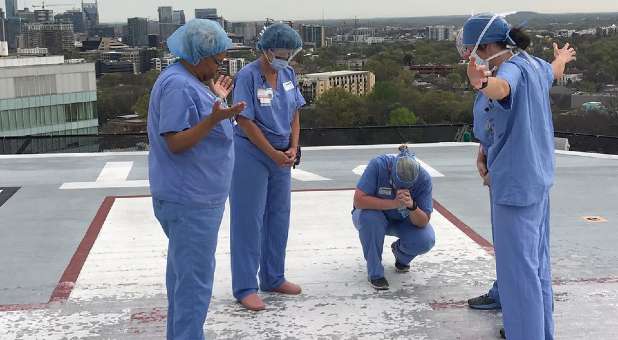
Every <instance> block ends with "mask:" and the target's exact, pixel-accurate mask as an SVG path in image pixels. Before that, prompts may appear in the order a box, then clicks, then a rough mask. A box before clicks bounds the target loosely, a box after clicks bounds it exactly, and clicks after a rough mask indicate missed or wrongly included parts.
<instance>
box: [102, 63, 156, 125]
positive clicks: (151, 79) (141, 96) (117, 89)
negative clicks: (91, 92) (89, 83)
mask: <svg viewBox="0 0 618 340" xmlns="http://www.w3.org/2000/svg"><path fill="white" fill-rule="evenodd" d="M158 76H159V72H158V71H156V70H152V71H149V72H147V73H144V74H140V75H135V74H106V75H103V76H102V77H101V78H100V79H99V80H98V83H97V111H98V112H99V120H100V121H101V122H102V123H104V122H105V121H107V120H109V119H112V118H114V117H116V116H118V115H123V114H132V113H138V114H139V115H140V116H141V117H143V118H145V117H146V115H147V113H148V100H149V95H150V91H151V90H152V86H153V85H154V83H155V81H156V80H157V77H158Z"/></svg>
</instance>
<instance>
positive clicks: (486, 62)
mask: <svg viewBox="0 0 618 340" xmlns="http://www.w3.org/2000/svg"><path fill="white" fill-rule="evenodd" d="M510 52H511V50H510V49H506V50H502V51H500V52H498V53H496V54H494V55H492V56H491V57H489V58H487V59H483V58H481V57H479V55H478V54H477V53H476V51H475V52H474V53H473V54H472V56H473V57H474V58H476V64H477V65H486V66H487V68H488V69H489V62H490V61H492V60H494V59H496V58H498V57H499V56H501V55H505V54H507V53H510ZM497 68H498V67H497V66H494V67H492V68H491V69H489V70H490V71H491V72H493V71H495V70H496V69H497Z"/></svg>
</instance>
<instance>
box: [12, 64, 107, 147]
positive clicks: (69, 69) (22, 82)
mask: <svg viewBox="0 0 618 340" xmlns="http://www.w3.org/2000/svg"><path fill="white" fill-rule="evenodd" d="M96 101H97V87H96V80H95V69H94V64H92V63H85V62H83V61H80V62H72V63H68V62H65V60H64V57H63V56H53V57H32V58H24V57H20V58H2V59H0V136H26V135H43V134H58V135H69V134H93V133H97V131H98V125H99V121H98V117H97V112H96Z"/></svg>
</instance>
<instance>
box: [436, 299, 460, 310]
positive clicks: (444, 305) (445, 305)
mask: <svg viewBox="0 0 618 340" xmlns="http://www.w3.org/2000/svg"><path fill="white" fill-rule="evenodd" d="M429 306H431V309H433V310H440V309H451V308H466V307H467V306H468V302H466V301H446V302H431V303H430V304H429Z"/></svg>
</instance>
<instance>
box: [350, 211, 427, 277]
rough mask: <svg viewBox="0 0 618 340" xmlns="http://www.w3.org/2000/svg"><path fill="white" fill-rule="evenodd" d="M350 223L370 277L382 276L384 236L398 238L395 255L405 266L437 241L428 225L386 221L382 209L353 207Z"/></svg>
mask: <svg viewBox="0 0 618 340" xmlns="http://www.w3.org/2000/svg"><path fill="white" fill-rule="evenodd" d="M352 222H353V223H354V226H355V227H356V229H358V235H359V237H360V241H361V245H362V246H363V255H364V256H365V260H366V261H367V273H368V277H369V279H370V280H373V279H379V278H381V277H384V266H382V250H384V237H385V236H386V235H389V236H395V237H398V238H399V240H397V243H396V247H395V256H396V258H397V262H399V263H401V264H406V265H407V264H409V263H410V262H412V260H413V259H414V258H415V257H416V256H418V255H422V254H425V253H427V252H429V251H430V250H431V248H433V246H434V245H435V243H436V235H435V233H434V230H433V228H432V227H431V225H430V224H429V225H427V226H426V227H425V228H418V227H417V226H415V225H413V224H412V223H411V222H410V221H409V220H408V219H406V220H404V221H389V220H388V219H387V218H386V215H385V214H384V212H383V211H378V210H363V209H354V212H353V213H352Z"/></svg>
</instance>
